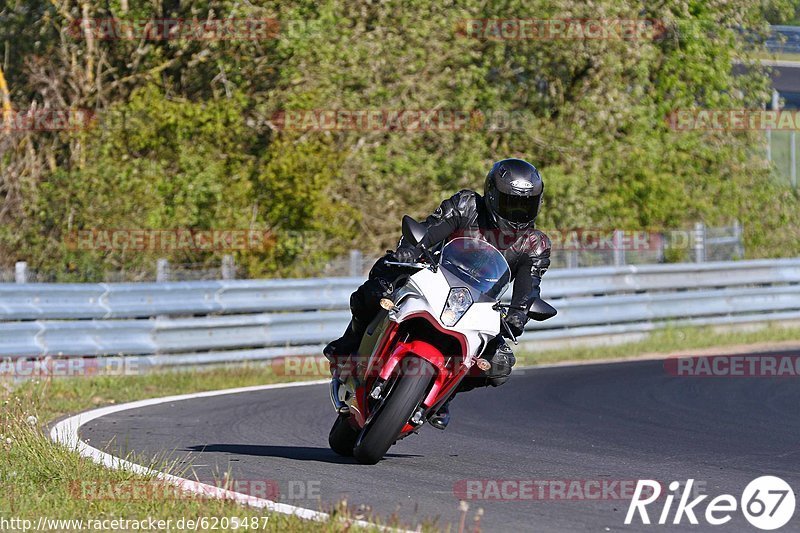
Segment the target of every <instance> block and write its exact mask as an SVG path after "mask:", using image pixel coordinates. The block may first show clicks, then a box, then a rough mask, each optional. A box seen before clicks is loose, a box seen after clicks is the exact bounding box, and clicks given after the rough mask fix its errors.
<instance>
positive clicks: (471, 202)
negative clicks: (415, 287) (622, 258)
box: [323, 159, 550, 429]
mask: <svg viewBox="0 0 800 533" xmlns="http://www.w3.org/2000/svg"><path fill="white" fill-rule="evenodd" d="M543 193H544V182H543V181H542V178H541V176H540V175H539V171H538V170H537V169H536V167H534V166H533V165H531V164H530V163H528V162H527V161H524V160H522V159H503V160H502V161H498V162H496V163H495V164H494V165H493V166H492V168H491V170H490V171H489V173H488V174H487V176H486V181H485V183H484V193H483V196H481V195H479V194H478V193H477V192H475V191H471V190H462V191H460V192H458V193H456V194H455V195H453V196H452V197H451V198H448V199H446V200H444V201H443V202H442V203H441V205H440V206H439V207H438V208H437V209H436V211H434V212H433V214H431V215H430V216H429V217H428V218H427V219H426V220H425V222H424V224H425V226H426V227H427V231H426V233H425V236H424V237H423V238H422V240H421V241H420V243H419V244H417V245H416V246H413V245H411V244H410V243H407V242H404V239H401V240H400V243H399V246H398V248H397V250H396V251H394V252H391V251H389V252H387V255H386V256H384V257H382V258H381V259H379V260H378V261H377V262H376V263H375V265H374V266H373V267H372V269H371V270H370V273H369V278H368V279H367V281H366V282H364V284H363V285H361V286H360V287H359V288H358V289H357V290H356V291H355V292H354V293H353V294H352V295H351V297H350V310H351V312H352V315H353V316H352V320H351V321H350V324H349V325H348V327H347V329H346V330H345V333H344V335H343V336H342V337H340V338H339V339H336V340H335V341H332V342H331V343H329V344H328V345H327V346H326V347H325V349H324V351H323V353H324V354H325V356H326V357H327V358H328V359H329V360H330V361H331V371H332V372H334V371H335V368H336V365H337V364H338V362H339V361H340V360H341V359H342V358H347V357H349V356H350V355H351V354H353V353H355V352H356V351H357V350H358V347H359V345H360V343H361V338H362V337H363V335H364V332H365V331H366V329H367V326H368V325H369V323H370V322H371V321H372V320H373V319H374V318H375V316H376V315H377V313H378V312H379V311H380V305H379V301H380V299H381V298H382V297H384V296H385V295H387V293H388V292H391V288H392V285H393V283H394V281H395V280H396V279H397V278H398V276H400V275H402V274H408V273H409V272H407V271H408V269H407V268H404V267H399V266H394V265H386V264H384V261H385V260H394V261H397V262H403V263H411V262H415V261H417V260H418V259H419V258H420V257H421V256H422V255H423V251H422V245H424V246H425V247H426V248H427V249H430V248H431V247H435V246H436V245H438V244H439V243H441V242H444V241H449V240H451V239H452V238H454V237H457V236H464V235H465V234H469V235H472V236H477V237H482V238H484V239H485V240H487V241H488V242H489V243H490V244H492V245H494V246H495V247H496V248H497V249H498V250H499V251H500V252H501V253H502V254H503V256H504V257H505V258H506V261H508V265H509V267H510V269H511V279H512V280H514V289H513V292H512V297H511V308H510V309H509V311H508V313H507V315H506V318H505V321H506V323H507V324H508V325H509V327H510V329H511V332H512V333H513V334H514V336H515V337H518V336H520V335H521V334H522V332H523V330H524V328H525V324H526V322H527V321H528V316H527V312H528V310H529V308H530V306H531V304H532V303H533V301H534V300H535V299H536V298H538V297H539V292H540V291H539V284H540V282H541V279H542V276H543V275H544V273H545V272H546V271H547V268H548V267H549V266H550V239H548V238H547V236H546V235H545V234H544V233H543V232H541V231H540V230H538V229H536V228H535V227H534V222H535V220H536V216H537V215H538V214H539V207H540V206H541V201H542V196H543ZM502 335H507V333H506V332H505V330H504V331H503V333H502V334H501V335H498V336H497V337H495V338H494V339H493V340H492V341H491V342H490V344H489V345H488V346H487V348H486V349H485V350H484V353H483V354H482V355H481V357H483V358H485V359H488V360H489V362H490V364H491V366H490V368H489V370H487V371H486V372H485V373H477V372H470V374H469V375H468V376H467V377H465V378H464V380H463V381H462V383H461V385H460V386H459V388H458V390H457V392H463V391H467V390H471V389H473V388H476V387H485V386H488V385H492V386H493V387H498V386H500V385H502V384H503V383H505V382H506V381H507V380H508V377H509V375H510V374H511V368H512V367H513V366H514V363H515V362H516V360H515V358H514V354H513V352H512V351H511V348H509V346H508V345H507V344H506V342H505V340H504V339H503V337H502ZM471 370H472V371H475V370H477V367H474V368H473V369H471ZM454 396H455V395H454ZM450 400H452V397H451V398H450ZM450 400H448V401H447V402H446V403H445V404H444V405H443V406H442V408H440V409H439V411H438V412H437V413H436V414H435V415H434V416H433V417H431V419H430V423H431V425H432V426H434V427H436V428H438V429H444V428H445V427H446V426H447V424H448V423H449V421H450V412H449V403H450Z"/></svg>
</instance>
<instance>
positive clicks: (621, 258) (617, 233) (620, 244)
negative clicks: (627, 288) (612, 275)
mask: <svg viewBox="0 0 800 533" xmlns="http://www.w3.org/2000/svg"><path fill="white" fill-rule="evenodd" d="M624 238H625V235H624V234H623V232H622V230H621V229H615V230H614V266H623V265H625V249H624Z"/></svg>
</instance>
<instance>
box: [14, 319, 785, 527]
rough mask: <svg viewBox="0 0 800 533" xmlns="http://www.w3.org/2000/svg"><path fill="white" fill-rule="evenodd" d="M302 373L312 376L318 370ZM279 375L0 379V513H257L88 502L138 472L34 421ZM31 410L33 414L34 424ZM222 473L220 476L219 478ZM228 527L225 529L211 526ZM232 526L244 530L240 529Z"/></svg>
mask: <svg viewBox="0 0 800 533" xmlns="http://www.w3.org/2000/svg"><path fill="white" fill-rule="evenodd" d="M793 340H797V341H799V342H800V329H786V328H780V327H776V326H770V327H765V328H763V329H761V330H758V331H745V330H742V329H740V330H736V331H731V332H718V331H715V330H714V329H712V328H695V329H686V328H680V329H666V330H662V331H659V332H656V333H653V334H652V335H650V336H649V337H648V338H647V339H646V340H644V341H641V342H636V343H631V344H625V345H618V346H606V347H597V348H570V349H565V350H549V351H542V352H538V353H535V354H533V353H520V354H519V355H518V360H519V364H520V365H523V364H542V363H553V362H560V361H579V360H590V359H606V358H621V357H636V356H639V355H642V354H651V353H660V354H664V355H667V354H669V353H670V352H675V351H686V350H691V349H702V348H709V347H714V346H731V345H742V344H753V343H764V342H776V341H793ZM311 368H314V369H316V368H317V367H311ZM307 377H308V378H317V377H319V375H310V376H307ZM293 379H298V378H293ZM288 380H289V379H288V378H287V377H286V376H282V375H278V374H276V373H275V372H274V371H273V367H272V366H271V365H248V366H238V367H220V368H214V369H206V370H199V371H184V372H160V373H151V374H147V375H139V376H96V377H91V378H82V379H77V378H71V379H48V380H30V381H26V382H22V383H17V384H12V383H8V382H0V405H2V414H0V435H1V436H0V518H3V517H5V518H10V517H18V518H26V519H29V520H33V521H34V523H35V522H36V520H37V519H38V517H40V516H46V517H48V518H60V519H81V518H83V519H89V518H91V519H103V518H128V519H141V518H146V517H154V518H155V517H157V518H159V519H165V520H166V519H172V520H173V521H177V520H178V519H181V518H190V517H200V516H206V517H218V518H219V517H239V518H243V517H246V516H247V517H260V516H266V515H263V514H262V512H260V511H258V510H254V509H249V508H244V507H241V506H239V505H237V504H234V503H232V502H225V501H216V500H199V499H189V498H174V497H173V498H165V497H150V498H145V499H141V498H140V499H136V500H122V499H113V500H112V499H104V500H98V499H94V500H92V499H86V498H81V497H77V496H76V489H75V483H76V481H83V482H91V483H94V484H96V486H100V485H102V484H113V483H130V482H140V481H141V480H146V478H143V477H142V476H138V475H134V474H132V473H130V472H125V471H119V470H108V469H106V468H103V467H101V466H99V465H96V464H94V463H93V462H91V461H89V460H88V459H84V458H81V457H80V456H78V454H77V453H75V452H74V451H70V450H67V449H65V448H63V447H61V446H58V445H55V444H53V443H52V442H51V441H50V440H49V438H48V437H47V435H46V433H45V431H44V430H43V427H42V426H43V422H46V421H51V420H53V419H55V418H56V417H59V416H62V415H65V414H68V413H74V412H78V411H82V410H85V409H88V408H92V407H97V406H102V405H109V404H114V403H122V402H127V401H132V400H138V399H143V398H149V397H160V396H167V395H172V394H182V393H188V392H196V391H204V390H216V389H224V388H231V387H243V386H249V385H262V384H267V383H274V382H279V381H288ZM30 417H35V421H34V420H33V419H30ZM29 419H30V421H29ZM140 464H141V463H140ZM147 466H152V467H154V468H156V469H158V470H169V471H171V473H175V474H178V475H180V474H182V473H183V472H182V471H181V470H180V468H176V467H175V465H173V464H170V463H169V461H168V460H166V459H162V460H161V461H158V462H157V463H156V464H151V465H147ZM225 474H226V473H225V472H221V473H220V479H219V481H221V480H222V479H223V478H224V476H225ZM185 477H191V476H185ZM454 504H455V503H454ZM268 516H269V522H268V523H267V529H268V530H270V531H345V530H348V528H351V529H352V527H351V526H350V524H348V519H349V518H350V517H352V516H353V514H352V513H351V512H350V511H349V510H348V509H347V507H346V504H344V503H342V504H341V505H340V506H339V507H338V508H337V509H336V510H335V512H334V516H336V517H337V520H332V521H329V522H325V523H315V522H306V521H302V520H300V519H297V518H293V517H287V516H284V515H278V514H271V515H268ZM338 518H342V520H338ZM173 523H174V522H173ZM390 523H392V522H391V521H390ZM259 525H263V523H261V524H259ZM405 525H406V526H409V524H405ZM412 527H413V525H412ZM425 528H426V529H433V528H435V524H434V523H428V524H425ZM173 530H175V529H173ZM200 530H201V531H202V530H203V529H202V528H200ZM229 530H232V529H224V528H221V529H218V531H229ZM252 530H253V529H250V530H246V531H252ZM238 531H243V529H242V528H241V527H240V528H239V529H238Z"/></svg>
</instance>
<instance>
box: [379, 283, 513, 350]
mask: <svg viewBox="0 0 800 533" xmlns="http://www.w3.org/2000/svg"><path fill="white" fill-rule="evenodd" d="M408 283H409V284H410V286H411V287H414V288H415V289H416V292H419V293H420V294H421V295H423V296H424V297H422V298H419V297H407V298H405V299H403V300H402V301H401V302H400V303H399V305H398V307H397V308H396V311H395V312H394V313H392V315H393V318H392V320H395V321H397V322H402V321H403V320H405V319H406V317H408V316H409V315H412V314H414V313H419V312H421V311H424V312H426V313H428V314H430V315H431V316H432V317H433V318H434V319H435V320H436V321H437V322H438V323H439V326H440V327H441V328H442V329H444V330H449V331H454V332H458V333H461V334H462V335H463V336H465V337H466V338H467V343H468V351H469V353H468V354H465V355H468V356H469V359H470V361H469V364H470V365H471V364H472V361H471V359H472V358H473V357H475V356H477V355H479V354H480V351H481V350H482V349H483V347H485V345H486V343H487V342H488V341H489V340H490V339H491V338H493V337H495V336H496V335H498V334H499V333H500V313H499V312H498V311H496V310H494V309H493V308H492V307H493V305H494V304H493V303H491V302H481V303H477V302H476V303H473V304H472V305H471V306H470V308H469V309H468V310H467V312H466V313H464V315H463V316H462V317H461V319H460V320H459V321H458V322H456V325H455V326H453V327H448V326H445V325H444V324H443V323H442V321H441V314H442V311H443V310H444V306H445V303H446V302H447V296H448V295H449V294H450V288H451V285H450V284H449V283H448V281H447V278H445V276H444V274H442V272H441V270H440V271H438V272H435V273H434V272H431V271H430V270H428V269H422V270H420V271H419V272H417V273H415V274H414V275H413V276H411V277H410V278H409V281H408Z"/></svg>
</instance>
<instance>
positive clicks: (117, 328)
mask: <svg viewBox="0 0 800 533" xmlns="http://www.w3.org/2000/svg"><path fill="white" fill-rule="evenodd" d="M361 281H362V280H361V279H360V278H327V279H301V280H220V281H197V282H166V283H92V284H90V283H87V284H49V283H19V284H17V283H6V284H0V358H27V357H41V356H65V357H70V356H120V355H121V356H125V357H133V358H136V359H137V361H138V363H137V364H141V365H143V366H162V365H165V366H170V365H198V364H208V363H220V362H233V361H245V360H258V359H269V358H273V357H277V356H281V355H313V354H319V353H320V350H321V347H322V346H323V345H324V344H325V343H326V342H327V341H329V340H330V339H333V338H335V337H337V336H338V335H339V334H340V333H341V332H342V331H343V329H344V327H345V326H346V324H347V322H348V320H349V311H348V307H347V306H348V300H349V295H350V293H351V292H352V291H353V290H354V289H355V288H356V287H357V286H358V284H359V283H360V282H361ZM542 296H543V297H544V298H545V299H547V300H549V301H550V302H551V303H553V305H554V306H555V307H556V308H557V309H558V311H559V313H558V315H557V316H556V317H555V318H553V319H551V320H548V321H546V322H541V323H539V322H531V323H530V324H529V326H528V329H529V331H528V332H527V333H526V335H525V336H524V337H525V338H524V340H525V342H526V343H527V346H526V348H535V346H536V345H537V344H538V343H542V342H552V341H567V340H576V339H595V338H607V337H609V336H620V335H621V336H625V335H637V334H642V333H646V332H649V331H653V330H655V329H658V328H662V327H665V326H667V325H670V324H674V325H735V324H748V323H763V322H768V321H794V320H800V259H777V260H756V261H740V262H710V263H682V264H671V265H642V266H632V265H629V266H623V267H599V268H582V269H563V270H553V271H551V272H548V273H547V274H546V276H545V279H544V280H543V283H542Z"/></svg>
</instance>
